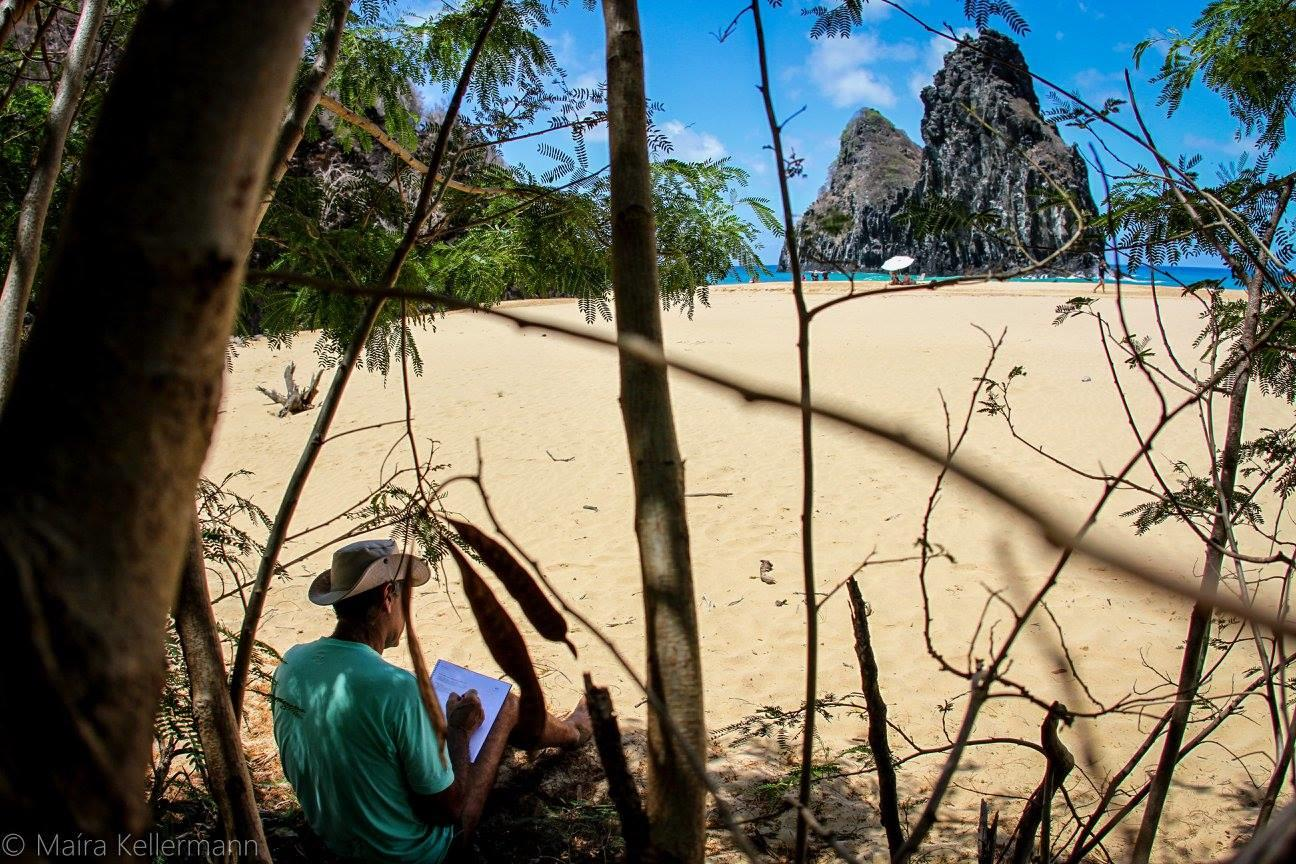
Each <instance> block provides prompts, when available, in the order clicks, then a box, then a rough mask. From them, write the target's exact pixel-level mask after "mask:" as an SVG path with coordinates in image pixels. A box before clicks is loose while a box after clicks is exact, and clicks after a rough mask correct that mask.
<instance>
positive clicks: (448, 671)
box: [432, 660, 513, 762]
mask: <svg viewBox="0 0 1296 864" xmlns="http://www.w3.org/2000/svg"><path fill="white" fill-rule="evenodd" d="M432 686H433V687H434V688H436V694H437V699H439V700H440V701H441V712H442V714H446V703H447V702H448V701H449V700H450V694H451V693H458V694H459V695H460V696H462V695H463V694H464V693H466V692H468V691H469V690H476V691H477V698H478V699H480V700H481V706H482V713H483V714H485V715H486V716H485V718H484V719H483V720H482V724H481V725H480V726H478V727H477V731H475V732H473V733H472V735H471V736H470V737H469V738H468V759H469V761H471V762H476V761H477V754H478V753H480V752H481V748H482V745H483V744H485V743H486V736H487V735H489V734H490V730H491V727H492V726H494V725H495V718H496V717H498V716H499V713H500V709H501V708H503V707H504V700H505V699H506V698H507V697H508V694H509V690H511V689H513V688H512V687H511V686H510V685H509V683H508V682H507V681H501V680H499V679H498V678H488V677H487V676H485V675H483V674H481V673H480V672H474V671H472V670H471V669H465V668H464V667H462V666H457V665H455V664H454V663H451V662H450V661H449V660H438V661H437V662H436V666H434V667H432Z"/></svg>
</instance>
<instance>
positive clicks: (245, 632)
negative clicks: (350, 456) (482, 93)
mask: <svg viewBox="0 0 1296 864" xmlns="http://www.w3.org/2000/svg"><path fill="white" fill-rule="evenodd" d="M503 5H504V0H495V2H494V3H492V4H491V6H490V8H489V9H488V10H487V12H486V17H485V19H484V21H483V23H482V29H481V32H480V33H479V34H478V35H477V41H476V43H474V44H473V47H472V50H471V51H469V52H468V58H467V59H466V60H465V61H464V68H463V71H462V72H461V73H460V75H459V82H458V84H457V85H456V86H455V90H454V93H453V95H451V97H450V103H449V104H448V105H447V106H446V113H445V118H444V119H443V120H442V121H441V127H440V128H439V129H438V130H437V137H436V141H435V142H434V143H433V145H432V155H431V157H430V158H429V160H428V168H429V172H430V173H429V175H428V176H427V177H426V178H425V179H424V183H423V189H422V191H421V192H420V193H419V200H418V203H417V205H416V206H415V208H414V215H413V217H412V218H411V219H410V224H409V225H407V226H406V229H405V236H404V237H403V238H402V239H401V243H400V246H399V247H397V249H396V252H395V254H393V255H392V259H391V261H390V262H388V265H387V270H386V272H385V273H384V274H383V277H382V279H381V280H380V282H379V283H378V287H379V289H380V290H391V289H392V288H393V287H395V285H396V280H397V279H398V278H400V273H401V269H402V268H403V267H404V266H405V259H406V258H408V257H409V253H410V250H412V249H413V248H414V244H415V242H416V241H417V240H418V235H419V233H420V232H421V231H422V230H423V223H424V222H426V221H427V218H428V215H429V214H430V213H431V211H432V207H433V203H434V200H435V197H434V193H435V190H436V188H437V183H436V174H437V172H438V171H440V170H441V165H442V163H443V162H444V161H445V156H446V152H447V150H448V148H449V146H450V133H451V132H452V131H454V127H455V123H456V121H457V120H458V119H459V109H460V108H461V107H462V105H463V100H464V97H465V96H467V94H468V85H469V83H470V82H471V81H472V74H473V70H474V69H475V68H476V66H477V59H478V58H479V57H480V56H481V53H482V49H483V48H485V46H486V40H487V38H488V37H489V36H490V33H491V31H492V30H494V29H495V23H496V22H497V21H498V20H499V14H500V9H501V8H502V7H503ZM382 307H383V299H382V298H381V297H379V298H376V299H373V300H370V301H369V304H368V305H367V306H366V307H365V310H364V315H363V316H362V317H361V319H360V324H359V326H357V327H356V332H355V334H354V335H353V336H352V337H351V343H350V344H349V345H348V346H347V350H346V353H345V354H344V355H343V357H342V360H341V362H340V363H339V364H338V368H337V372H336V373H334V375H333V381H332V382H331V383H330V384H329V389H328V392H327V393H326V394H325V395H324V401H323V402H321V403H320V408H319V414H318V415H317V416H316V418H315V427H314V428H313V429H312V430H311V437H310V439H309V440H308V441H307V442H306V446H305V447H304V448H303V449H302V453H301V456H300V457H298V460H297V467H296V468H295V469H293V473H292V477H290V478H289V479H288V486H287V487H286V488H285V489H284V494H283V499H282V500H281V501H280V502H279V510H278V511H277V512H276V513H275V520H274V524H273V525H272V526H271V527H270V536H269V537H267V538H266V545H265V552H264V553H263V554H262V556H261V563H260V565H259V566H258V567H257V575H256V579H255V581H254V582H253V585H252V594H251V595H250V596H249V597H248V605H247V609H246V610H245V611H244V613H243V626H242V628H241V629H240V630H239V641H238V649H237V651H236V653H235V655H234V667H233V669H232V670H231V671H230V698H231V701H232V702H233V704H234V716H235V717H241V716H242V715H243V695H244V691H245V690H246V689H247V680H248V672H249V671H250V669H251V664H252V651H253V649H254V648H255V646H256V633H257V628H258V627H259V626H260V623H261V613H262V612H263V611H264V610H265V602H266V596H267V594H268V592H269V591H270V578H271V577H272V576H273V575H274V572H275V567H276V566H277V564H278V562H279V551H280V550H281V549H282V548H283V544H284V538H286V537H287V536H288V525H289V523H290V522H292V517H293V513H295V512H296V511H297V502H298V501H299V500H300V499H301V493H302V490H303V489H305V488H306V480H307V478H308V477H310V472H311V470H312V469H313V468H314V467H315V460H316V458H318V457H319V451H320V448H322V447H323V446H324V439H325V438H327V437H328V432H329V428H330V427H331V426H332V425H333V418H334V417H335V416H336V415H337V409H338V406H339V405H340V404H341V403H342V393H343V391H345V390H346V385H347V382H348V381H350V380H351V373H352V372H353V371H354V370H355V367H356V364H357V363H359V362H360V354H361V352H363V351H364V346H365V343H367V342H368V341H369V334H370V333H371V332H372V331H373V327H374V324H375V323H377V321H378V315H379V314H380V313H381V312H382Z"/></svg>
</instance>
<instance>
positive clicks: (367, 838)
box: [272, 540, 591, 864]
mask: <svg viewBox="0 0 1296 864" xmlns="http://www.w3.org/2000/svg"><path fill="white" fill-rule="evenodd" d="M430 575H431V573H430V571H429V570H428V566H427V564H426V563H425V562H423V561H422V560H420V559H418V558H415V557H414V556H412V555H404V554H401V553H400V552H399V551H398V550H397V548H396V543H395V542H394V541H391V540H363V541H360V542H358V543H351V544H348V545H346V546H343V547H342V548H341V549H338V550H337V551H336V552H334V553H333V566H332V567H331V568H330V569H328V570H326V571H324V572H323V573H321V574H320V575H319V576H318V577H317V578H316V579H315V581H314V582H313V583H312V584H311V587H310V594H309V596H310V600H311V602H312V603H314V604H316V605H317V606H332V607H333V611H334V613H335V614H336V615H337V626H336V628H335V629H334V630H333V634H332V635H331V636H326V637H325V638H323V639H318V640H316V641H314V642H308V643H306V644H304V645H297V646H296V647H294V648H291V649H289V651H288V653H286V654H285V655H284V660H283V664H282V665H281V666H280V667H279V668H278V669H277V670H276V671H275V677H274V686H273V697H274V698H273V700H272V709H273V712H274V737H275V744H277V745H278V747H279V757H280V760H281V761H282V763H283V770H284V775H285V776H286V777H287V778H288V782H289V783H291V784H292V787H293V789H294V790H295V791H296V793H297V800H298V801H299V802H300V803H301V808H302V812H303V813H305V815H306V819H307V821H308V822H310V825H311V828H313V829H314V830H315V833H316V834H318V835H319V837H320V839H322V840H323V841H324V844H325V845H326V846H328V847H329V849H330V850H331V851H332V852H334V853H335V854H337V855H339V856H342V857H344V858H346V859H347V860H358V861H419V862H434V864H435V862H440V861H444V860H445V859H446V857H447V856H448V855H449V854H450V852H451V846H452V844H453V845H454V846H455V847H459V846H461V845H463V844H465V843H466V842H467V838H468V837H469V836H470V835H471V834H472V832H473V830H474V829H475V828H476V827H477V821H478V820H479V819H480V818H481V813H482V807H483V805H484V804H485V803H486V796H487V794H488V793H489V792H490V789H491V787H492V786H493V785H494V784H495V775H496V772H497V771H498V770H499V765H500V760H501V758H502V757H503V755H504V747H505V744H507V743H508V742H509V737H510V734H511V733H512V731H513V728H514V726H515V725H516V724H517V719H518V701H517V698H516V697H515V696H514V695H512V694H509V697H508V700H507V701H506V702H505V703H504V707H503V708H502V709H501V710H500V713H499V716H498V717H496V719H495V725H494V726H492V727H491V730H490V733H489V734H488V735H487V737H486V742H485V744H483V745H482V748H481V752H479V753H478V754H477V761H476V762H470V761H469V759H468V739H469V736H471V734H472V733H473V731H474V730H476V729H477V727H478V726H480V725H481V723H482V720H483V717H484V712H483V710H482V706H481V701H480V700H479V699H478V698H477V694H476V693H475V692H474V691H472V690H469V691H468V692H467V693H462V694H451V695H450V697H449V701H448V703H447V705H446V725H447V726H448V731H447V734H446V740H444V741H442V740H440V738H439V736H438V735H437V733H436V731H435V730H434V729H433V728H432V723H431V721H430V720H429V719H428V716H427V712H426V710H425V709H424V707H423V702H422V700H421V699H420V697H419V690H418V684H417V682H416V680H415V678H414V675H413V674H411V673H410V672H407V671H406V670H404V669H401V668H399V667H397V666H393V665H392V664H390V663H388V662H387V661H385V660H383V659H382V656H381V655H382V652H383V651H385V650H386V649H388V648H395V647H396V646H397V645H398V644H399V643H400V638H401V635H402V634H403V633H404V632H405V615H404V611H403V608H402V604H401V592H402V591H403V590H404V591H408V590H412V588H414V587H417V586H419V585H422V584H423V583H425V582H427V581H428V578H429V576H430ZM590 735H591V726H590V719H589V714H588V712H587V711H586V708H585V703H584V700H582V701H581V703H580V704H578V705H577V706H576V710H575V711H573V712H572V713H571V714H570V715H569V716H568V717H567V719H565V720H559V719H557V718H555V717H552V716H551V717H549V718H547V721H546V725H545V729H544V733H543V734H542V736H541V741H540V746H541V747H567V748H574V747H579V746H581V745H583V744H584V743H585V742H586V741H588V740H589V738H590ZM456 852H458V849H456Z"/></svg>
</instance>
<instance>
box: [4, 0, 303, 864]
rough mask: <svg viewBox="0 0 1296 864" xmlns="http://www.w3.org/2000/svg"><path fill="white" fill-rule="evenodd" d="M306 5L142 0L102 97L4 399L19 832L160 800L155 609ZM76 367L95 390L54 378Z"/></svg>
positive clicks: (179, 548)
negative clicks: (148, 789) (153, 776)
mask: <svg viewBox="0 0 1296 864" xmlns="http://www.w3.org/2000/svg"><path fill="white" fill-rule="evenodd" d="M317 2H318V0H278V2H275V3H264V2H261V0H184V2H153V3H150V4H148V5H147V6H146V7H145V8H144V10H143V11H142V12H141V13H140V16H139V20H138V23H137V25H136V28H135V31H134V33H133V34H132V36H131V39H130V43H129V46H128V48H127V52H126V56H125V58H124V59H123V61H122V65H121V67H120V69H119V70H118V73H117V75H116V78H115V80H114V82H113V86H112V88H111V90H110V92H109V94H108V96H107V99H106V102H105V105H104V108H103V113H102V117H101V120H100V122H99V126H98V128H97V130H96V132H95V135H94V138H93V140H92V142H91V145H90V147H89V150H88V152H87V155H86V158H85V160H84V162H83V164H82V174H81V181H80V184H79V187H78V189H77V190H76V192H75V193H74V194H73V199H72V201H71V202H70V205H69V209H68V215H67V218H66V221H65V223H64V226H63V228H62V232H61V236H60V238H59V240H60V247H59V251H58V253H56V255H55V258H54V260H53V262H52V265H51V268H50V274H49V278H48V279H47V280H46V282H45V289H46V291H47V292H48V293H47V305H46V306H45V309H44V312H43V315H42V323H41V326H40V327H38V328H37V329H36V330H35V331H34V332H33V334H32V338H31V341H30V343H29V345H28V348H27V349H26V351H27V354H26V362H25V363H24V366H23V369H22V370H21V371H20V372H19V373H18V375H17V378H16V379H15V383H14V390H13V393H12V395H11V397H10V400H9V402H8V404H7V406H6V408H5V412H4V414H3V415H0V454H3V456H0V458H2V459H3V460H4V462H3V465H0V646H2V647H3V650H4V655H5V658H6V662H5V663H4V664H3V669H2V670H0V692H4V693H7V694H11V695H12V694H21V696H20V697H15V698H20V699H21V707H19V706H17V705H12V706H11V710H7V711H4V712H0V742H2V743H0V814H3V816H2V817H0V819H2V820H3V822H4V823H5V824H4V825H3V826H2V827H3V829H4V830H6V831H7V830H11V829H12V828H14V827H15V826H17V828H19V829H20V830H22V831H23V832H24V836H27V837H28V838H31V837H33V836H34V835H35V834H36V833H38V832H44V833H46V834H47V835H48V834H49V833H51V832H55V831H58V832H62V834H63V835H65V836H76V834H77V832H83V834H82V836H83V837H86V838H103V839H107V840H113V841H114V842H113V843H111V844H109V856H111V857H115V856H116V855H117V847H116V844H115V839H116V837H117V836H118V835H119V834H120V833H121V832H136V833H137V832H139V831H140V830H141V829H142V828H143V827H144V826H145V825H146V823H147V821H148V814H147V812H146V807H145V801H144V795H143V793H142V790H141V787H142V783H141V774H142V773H143V770H144V766H145V765H146V764H147V762H148V758H149V741H150V731H151V725H152V724H151V721H152V717H153V712H154V709H155V706H156V705H157V698H158V694H159V692H160V689H161V684H162V678H163V633H164V628H165V626H166V616H167V613H168V612H169V611H170V610H171V608H172V605H173V602H174V600H175V598H176V589H177V586H178V582H179V576H180V572H181V569H182V566H183V561H184V556H185V551H186V544H187V542H188V540H189V537H190V534H191V532H192V524H191V523H192V519H193V493H194V488H195V486H196V484H197V480H198V472H199V469H200V468H201V465H202V461H203V457H204V456H205V454H206V452H207V447H208V444H209V442H210V439H211V431H212V427H213V424H214V422H215V419H216V409H217V405H218V401H219V397H220V387H221V376H222V372H223V370H224V359H225V346H226V342H227V340H228V338H229V333H230V329H231V327H232V325H233V320H234V312H235V305H236V299H237V294H238V287H239V283H240V280H241V276H242V272H243V266H244V261H245V259H246V257H247V254H248V250H249V247H250V245H251V238H252V219H253V216H254V215H255V213H256V208H257V205H258V203H259V201H260V192H261V189H262V188H263V184H264V181H265V177H266V171H267V168H268V165H269V158H270V150H271V147H272V145H273V143H274V137H275V131H276V129H277V127H278V123H279V120H280V118H281V117H282V111H283V105H284V103H285V101H286V100H287V98H288V92H289V87H290V85H291V83H292V78H293V74H294V72H295V71H296V65H297V58H298V57H299V56H300V54H301V46H302V42H303V40H304V39H305V37H306V32H307V28H308V27H309V26H310V23H311V20H312V17H313V13H314V11H315V8H316V6H317ZM141 129H146V130H147V131H148V134H146V135H141V134H140V130H141ZM69 345H72V346H75V350H69V348H68V346H69ZM87 367H89V368H92V369H94V370H95V371H96V375H97V378H96V385H95V386H94V387H91V388H67V387H65V386H63V383H64V382H66V381H68V380H74V379H75V378H76V377H77V376H78V375H81V374H82V373H83V372H84V370H85V369H86V368H87ZM38 741H39V742H53V743H54V745H55V746H39V747H38V746H35V745H36V742H38Z"/></svg>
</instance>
